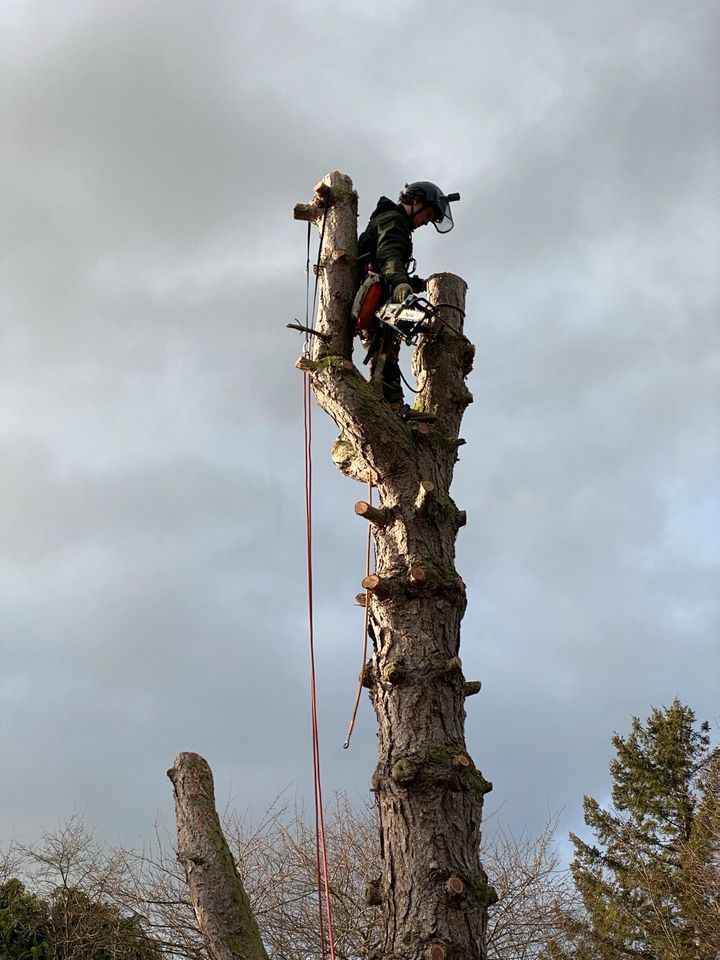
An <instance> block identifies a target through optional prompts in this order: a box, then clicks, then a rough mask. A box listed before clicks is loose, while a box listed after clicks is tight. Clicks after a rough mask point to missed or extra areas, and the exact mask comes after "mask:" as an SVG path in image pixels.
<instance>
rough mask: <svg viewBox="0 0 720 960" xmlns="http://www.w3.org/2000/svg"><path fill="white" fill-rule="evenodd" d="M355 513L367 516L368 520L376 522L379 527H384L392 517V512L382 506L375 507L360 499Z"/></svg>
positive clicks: (359, 515)
mask: <svg viewBox="0 0 720 960" xmlns="http://www.w3.org/2000/svg"><path fill="white" fill-rule="evenodd" d="M355 513H356V514H357V515H358V517H365V519H366V520H370V522H371V523H374V524H375V525H376V526H378V527H384V526H385V524H386V523H387V522H388V520H389V519H390V514H389V512H388V511H387V510H383V509H382V508H380V507H373V506H371V504H369V503H366V502H365V500H358V502H357V503H356V504H355Z"/></svg>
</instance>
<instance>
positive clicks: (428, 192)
mask: <svg viewBox="0 0 720 960" xmlns="http://www.w3.org/2000/svg"><path fill="white" fill-rule="evenodd" d="M413 197H423V198H424V199H425V201H426V202H427V204H428V206H430V207H432V209H433V214H434V216H433V219H432V223H433V226H434V227H435V229H436V230H437V231H438V232H439V233H449V232H450V231H451V230H452V228H453V227H454V225H455V224H454V223H453V218H452V213H451V211H450V202H451V201H455V200H459V199H460V194H459V193H448V194H444V193H443V192H442V190H441V189H440V187H439V186H438V185H437V184H436V183H430V181H429V180H416V181H414V182H413V183H406V184H405V189H404V190H403V192H402V193H401V194H400V202H401V203H404V202H405V201H407V200H412V198H413Z"/></svg>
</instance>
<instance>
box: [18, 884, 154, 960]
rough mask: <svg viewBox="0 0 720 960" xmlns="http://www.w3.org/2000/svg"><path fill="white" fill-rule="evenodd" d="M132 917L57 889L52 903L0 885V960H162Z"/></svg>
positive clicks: (75, 892)
mask: <svg viewBox="0 0 720 960" xmlns="http://www.w3.org/2000/svg"><path fill="white" fill-rule="evenodd" d="M162 955H163V954H162V951H161V949H160V947H159V945H158V944H157V943H155V942H154V941H153V940H152V939H151V938H150V937H148V936H147V935H146V934H145V933H144V931H143V929H142V927H141V925H140V923H139V922H138V920H137V919H136V918H135V917H128V916H124V915H122V914H121V913H120V912H119V911H118V910H117V909H116V908H115V907H113V906H111V905H109V904H106V903H102V902H97V901H94V900H91V899H90V898H89V897H88V896H87V895H86V894H85V893H83V892H82V891H81V890H77V889H74V888H60V889H58V890H57V891H56V893H55V895H54V897H53V898H52V899H51V900H50V901H47V900H44V899H43V898H42V897H39V896H36V895H35V894H33V893H30V892H28V890H26V888H25V886H24V885H23V884H22V883H21V882H20V881H19V880H17V879H14V878H12V879H10V880H8V881H6V882H5V883H4V884H2V885H0V960H161V958H162Z"/></svg>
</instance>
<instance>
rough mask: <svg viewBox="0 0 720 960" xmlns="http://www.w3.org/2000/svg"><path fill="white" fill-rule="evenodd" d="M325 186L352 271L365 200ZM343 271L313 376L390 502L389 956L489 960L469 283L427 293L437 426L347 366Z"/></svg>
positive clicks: (418, 370)
mask: <svg viewBox="0 0 720 960" xmlns="http://www.w3.org/2000/svg"><path fill="white" fill-rule="evenodd" d="M322 184H323V185H324V186H322V185H319V186H318V188H316V201H314V203H315V204H316V206H317V207H318V209H320V208H321V209H322V210H323V212H324V211H325V210H328V214H327V218H326V220H325V237H324V242H323V261H322V262H323V264H336V263H338V262H340V263H342V262H343V260H344V259H347V257H346V252H347V251H348V250H353V249H356V219H357V218H356V213H355V200H354V199H353V200H352V201H349V200H348V198H349V197H351V198H355V193H354V191H353V190H352V182H351V181H350V180H349V178H348V177H343V176H342V175H341V174H337V173H335V174H329V175H328V176H327V177H325V178H324V180H323V181H322ZM336 184H337V185H339V188H340V189H339V192H338V193H337V194H336V193H335V192H334V191H335V186H334V185H336ZM318 197H319V200H318ZM321 205H322V206H321ZM312 206H313V204H310V205H308V207H307V208H303V209H309V208H312ZM297 210H298V208H296V216H297ZM331 212H332V214H333V216H332V217H331ZM314 219H315V221H316V222H318V225H320V222H319V218H318V216H315V217H314ZM338 249H339V250H340V251H341V252H340V253H338ZM334 276H335V275H334V274H332V273H331V271H330V269H326V268H323V269H321V271H320V289H321V297H320V307H319V314H318V319H317V326H318V329H320V330H322V331H323V333H326V334H329V335H330V338H331V339H330V340H329V341H327V342H324V341H320V340H317V339H316V341H315V343H314V345H313V360H315V363H312V364H310V365H307V366H305V367H304V368H303V369H305V370H306V371H307V375H309V376H310V377H311V379H312V386H313V390H314V393H315V396H316V398H317V400H318V403H319V404H320V406H321V407H322V408H323V409H324V410H325V411H326V412H327V413H328V414H329V415H330V416H331V417H332V418H333V419H334V420H335V422H336V424H337V425H338V427H339V428H340V431H341V432H340V437H339V438H338V440H337V441H336V443H335V445H334V448H333V460H334V461H335V463H336V465H337V466H338V468H339V469H340V470H341V471H342V472H343V473H345V474H346V475H347V476H350V477H352V478H353V479H357V480H363V481H365V482H367V481H368V480H372V481H373V482H374V483H375V485H376V486H377V488H378V491H379V494H380V507H379V508H378V509H377V510H373V511H370V510H367V511H364V512H363V509H362V508H361V510H360V513H361V515H365V516H366V517H367V519H368V520H369V521H371V522H372V530H373V536H374V540H375V549H376V557H377V570H376V573H375V575H374V577H373V578H371V579H372V580H373V582H372V584H370V583H368V584H367V588H368V589H369V590H370V601H369V602H370V615H369V624H370V628H369V629H370V636H371V638H372V641H373V655H372V658H371V660H370V662H369V663H368V665H367V667H366V669H365V671H364V683H365V685H366V686H368V687H369V689H370V696H371V699H372V702H373V706H374V708H375V711H376V715H377V720H378V727H379V734H378V764H377V767H376V770H375V773H374V775H373V782H372V789H373V790H374V792H375V796H376V801H377V807H378V812H379V818H380V839H381V850H382V857H383V875H382V879H381V882H380V885H379V896H380V898H381V900H382V904H383V911H384V920H385V935H384V944H383V956H384V957H386V958H401V957H402V958H403V960H420V958H427V957H430V958H431V960H446V958H447V960H455V958H457V960H470V958H473V960H477V958H478V957H480V958H484V957H485V956H486V953H485V928H486V923H487V905H488V903H490V902H492V901H493V898H494V891H493V890H492V888H491V887H489V886H488V882H487V876H486V874H485V872H484V871H483V869H482V866H481V864H480V859H479V847H480V821H481V815H482V804H483V796H484V794H485V793H487V792H488V791H489V790H490V789H491V784H489V783H488V781H486V780H485V779H484V778H483V776H482V774H481V773H480V771H479V770H478V769H477V768H476V766H475V764H474V763H473V761H472V760H471V759H470V756H469V754H468V752H467V748H466V745H465V734H464V721H465V709H464V701H465V696H466V695H467V694H468V693H469V692H472V693H475V692H477V689H479V687H478V686H477V685H476V683H475V682H470V684H469V685H470V687H471V688H472V689H471V690H468V687H467V685H466V684H467V681H466V680H465V678H464V676H463V673H462V664H461V661H460V658H459V656H458V652H459V646H460V621H461V619H462V616H463V614H464V612H465V606H466V597H465V584H464V583H463V581H462V578H461V577H460V575H459V574H458V572H457V571H456V569H455V566H454V560H455V539H456V535H457V531H458V529H459V527H460V526H462V525H463V524H464V522H465V515H464V513H463V512H462V511H459V510H458V509H457V507H456V505H455V503H454V502H453V500H452V498H451V496H450V492H449V491H450V484H451V482H452V476H453V470H454V466H455V462H456V460H457V449H458V446H459V441H458V431H459V428H460V422H461V420H462V416H463V413H464V411H465V408H466V407H467V405H468V404H469V403H470V402H471V401H472V396H471V394H470V392H469V390H468V389H467V387H466V386H465V382H464V381H465V377H466V376H467V374H468V373H469V372H470V370H471V368H472V361H473V354H474V348H473V346H472V344H471V343H470V341H469V340H468V339H467V338H466V337H465V336H464V333H463V319H464V305H465V292H466V284H465V282H464V281H463V280H462V279H461V278H460V277H456V276H453V275H452V274H447V273H443V274H436V275H435V276H432V277H430V279H429V280H428V291H427V296H428V299H429V300H430V301H431V302H432V303H434V304H436V305H440V304H442V305H443V306H440V307H439V319H435V320H434V321H433V325H432V330H431V332H430V333H428V334H426V335H424V336H423V338H422V339H421V341H420V344H419V345H418V347H417V349H416V351H415V354H414V357H413V372H414V374H415V376H416V377H417V381H418V386H419V388H420V392H419V394H418V395H417V397H416V400H415V410H416V411H422V412H423V413H426V414H430V415H432V416H433V419H432V422H431V424H430V427H429V429H428V428H427V424H413V422H412V421H409V422H405V421H403V420H401V419H400V418H399V417H398V416H397V414H395V413H394V412H393V411H392V410H391V409H390V407H389V406H388V405H387V404H386V403H385V402H384V401H383V399H382V396H381V395H380V394H379V393H378V392H377V391H376V389H375V388H374V387H373V386H372V385H370V384H369V383H368V382H367V380H366V379H365V378H364V377H363V376H362V375H361V374H360V372H359V371H358V370H357V368H355V367H354V366H353V365H352V364H350V363H348V362H347V361H348V358H349V357H350V356H351V343H350V345H349V346H348V344H347V342H346V339H345V334H346V333H347V332H348V331H351V326H350V316H349V313H350V305H351V303H352V297H353V294H354V289H355V288H354V287H353V288H352V289H349V287H348V286H347V284H346V283H345V276H346V275H345V274H344V275H343V284H342V286H341V287H340V288H338V289H335V287H334V286H333V282H334ZM354 282H356V281H355V280H354ZM420 426H422V427H424V429H422V430H421V429H419V428H420Z"/></svg>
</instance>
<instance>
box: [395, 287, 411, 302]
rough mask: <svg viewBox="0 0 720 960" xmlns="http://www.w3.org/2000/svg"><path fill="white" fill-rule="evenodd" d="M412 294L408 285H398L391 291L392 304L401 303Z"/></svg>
mask: <svg viewBox="0 0 720 960" xmlns="http://www.w3.org/2000/svg"><path fill="white" fill-rule="evenodd" d="M412 292H413V291H412V287H411V286H410V284H409V283H399V284H398V285H397V286H396V287H395V289H394V290H393V295H392V298H393V303H402V302H403V300H405V298H406V297H409V296H410V294H411V293H412Z"/></svg>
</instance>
